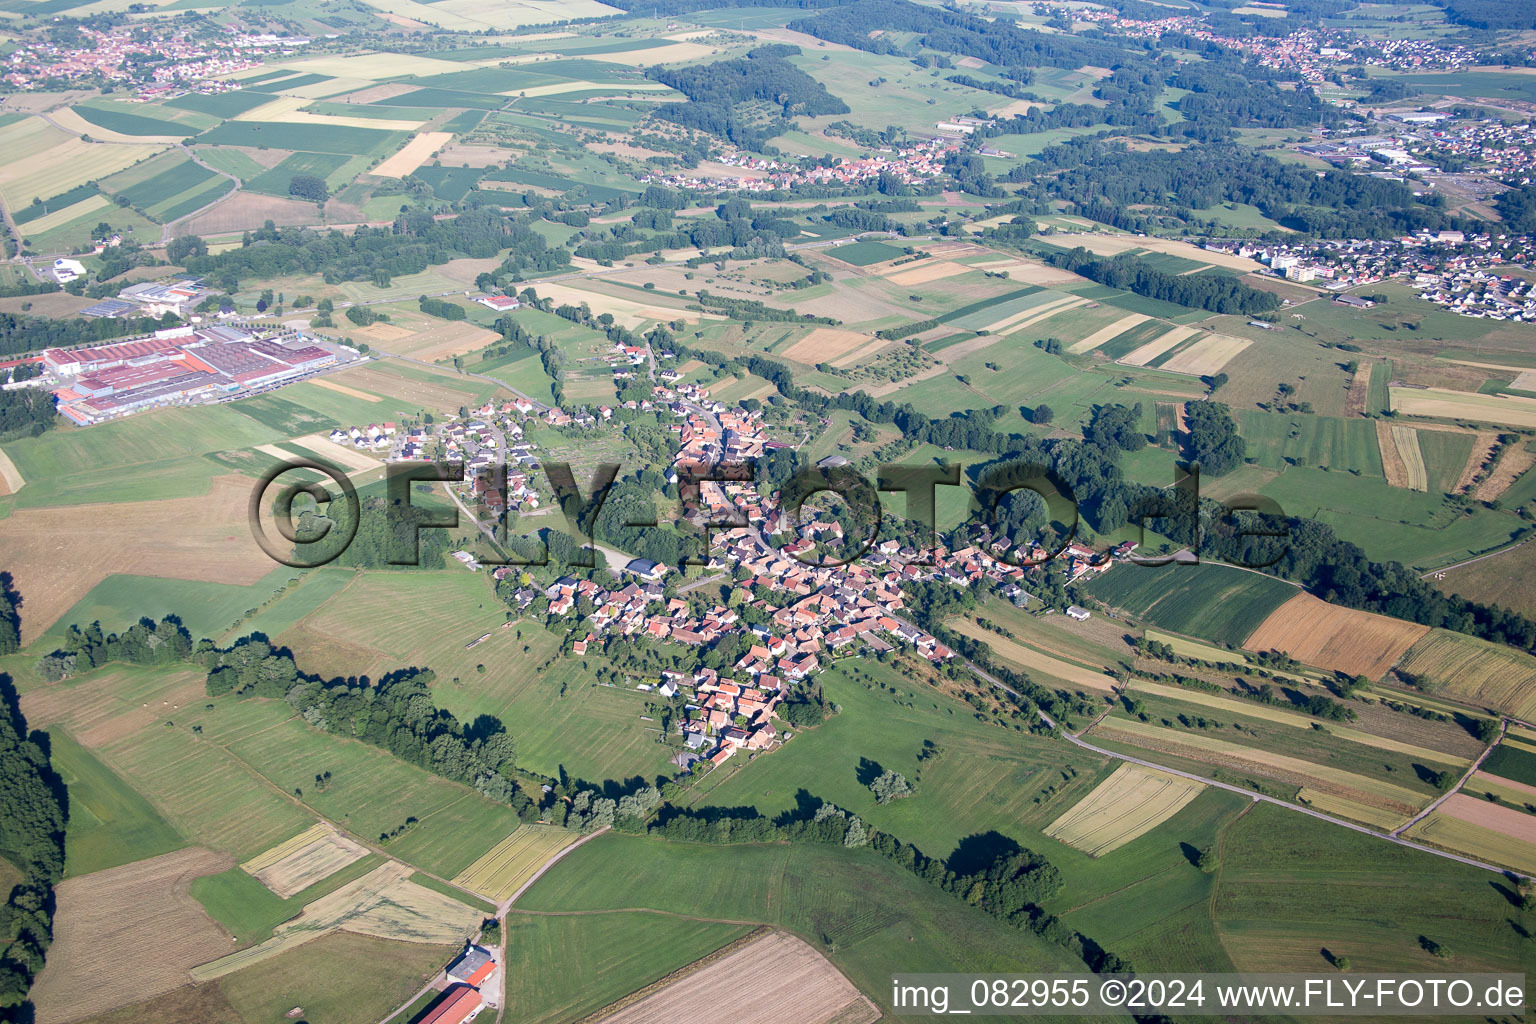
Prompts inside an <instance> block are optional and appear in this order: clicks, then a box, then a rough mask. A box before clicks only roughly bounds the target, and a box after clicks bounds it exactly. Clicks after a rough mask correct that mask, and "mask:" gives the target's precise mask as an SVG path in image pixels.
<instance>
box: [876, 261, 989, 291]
mask: <svg viewBox="0 0 1536 1024" xmlns="http://www.w3.org/2000/svg"><path fill="white" fill-rule="evenodd" d="M970 269H971V268H970V267H967V266H964V265H963V264H959V263H951V262H949V261H948V260H929V261H927V262H925V263H921V264H919V265H917V266H915V267H910V268H909V267H898V268H896V273H894V274H887V275H886V278H885V279H886V280H887V281H889V282H891V283H892V284H900V285H912V284H927V283H928V282H929V281H940V280H943V279H944V278H946V277H954V276H956V275H957V274H964V273H966V272H967V271H969V270H970Z"/></svg>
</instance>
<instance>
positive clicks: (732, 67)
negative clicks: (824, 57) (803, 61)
mask: <svg viewBox="0 0 1536 1024" xmlns="http://www.w3.org/2000/svg"><path fill="white" fill-rule="evenodd" d="M799 52H800V48H799V47H797V46H789V45H786V44H782V43H775V44H770V45H768V46H759V47H758V48H757V49H755V50H752V51H750V52H748V53H747V55H746V56H745V57H738V58H736V59H735V60H722V61H716V62H715V63H713V64H689V65H685V66H683V67H673V68H666V67H661V66H657V67H653V68H651V69H650V70H649V71H648V72H647V75H648V76H649V77H651V78H653V79H655V80H656V81H658V82H661V83H662V84H664V85H669V86H671V87H672V88H674V89H676V90H677V91H678V92H680V93H682V94H683V95H684V96H687V97H688V100H689V102H687V103H666V104H663V105H661V106H660V107H658V108H657V109H656V116H657V117H661V118H664V119H666V120H668V121H672V122H674V123H676V124H680V125H683V126H684V127H686V128H694V129H697V130H698V131H702V132H708V133H709V134H711V135H718V136H720V137H722V138H725V139H729V140H730V141H731V142H734V143H735V144H736V145H738V146H744V147H747V148H751V149H760V148H761V147H762V146H763V145H764V144H765V143H766V141H767V140H768V139H770V138H772V137H773V136H775V135H778V134H780V133H781V132H783V131H785V130H787V129H788V128H789V118H791V117H795V116H798V115H801V114H804V115H806V116H808V117H817V116H819V115H822V114H846V113H848V104H846V103H844V102H843V101H842V100H840V99H838V98H837V97H836V96H833V95H832V94H831V93H829V92H827V89H826V86H824V85H822V84H821V83H820V82H818V81H816V79H814V78H812V77H811V76H810V75H808V74H806V73H805V72H804V71H801V70H800V69H799V68H797V67H795V66H794V65H793V64H791V63H790V62H789V61H788V60H786V59H785V58H786V57H793V56H795V55H797V54H798V53H799ZM753 100H759V101H762V102H764V103H771V104H773V105H774V106H776V107H778V108H779V110H778V114H777V116H776V118H775V119H774V120H773V121H771V122H769V123H768V124H767V125H764V124H763V123H762V121H761V119H754V118H751V117H749V116H746V115H744V114H742V113H740V111H739V110H738V106H737V105H738V104H742V103H748V102H750V101H753Z"/></svg>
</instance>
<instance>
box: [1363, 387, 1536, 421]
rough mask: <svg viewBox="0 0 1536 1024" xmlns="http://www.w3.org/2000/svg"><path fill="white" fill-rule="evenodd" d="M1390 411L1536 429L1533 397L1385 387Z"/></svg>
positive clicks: (1535, 405) (1535, 399)
mask: <svg viewBox="0 0 1536 1024" xmlns="http://www.w3.org/2000/svg"><path fill="white" fill-rule="evenodd" d="M1387 400H1388V404H1389V406H1390V407H1391V409H1392V411H1393V412H1397V413H1401V414H1402V415H1404V416H1431V417H1436V418H1439V419H1449V420H1470V421H1472V422H1474V423H1491V424H1493V425H1494V426H1499V427H1536V398H1521V397H1519V396H1517V395H1482V394H1474V393H1473V392H1470V391H1451V390H1449V389H1447V388H1403V387H1399V388H1388V389H1387Z"/></svg>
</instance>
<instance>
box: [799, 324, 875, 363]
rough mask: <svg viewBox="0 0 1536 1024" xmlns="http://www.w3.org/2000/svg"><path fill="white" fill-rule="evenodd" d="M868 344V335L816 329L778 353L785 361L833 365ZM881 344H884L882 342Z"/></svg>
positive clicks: (824, 328) (821, 328)
mask: <svg viewBox="0 0 1536 1024" xmlns="http://www.w3.org/2000/svg"><path fill="white" fill-rule="evenodd" d="M867 344H869V335H867V334H861V333H859V332H858V331H843V330H838V329H837V328H835V327H818V328H816V329H815V330H814V331H812V332H811V333H810V334H807V335H806V336H805V337H803V338H801V339H800V340H799V341H797V342H795V343H794V344H793V345H791V346H789V348H787V349H785V350H784V351H783V352H781V353H780V355H782V356H783V357H784V358H785V359H793V360H795V361H796V362H798V363H809V364H812V365H814V364H816V363H834V362H836V361H837V360H839V359H841V358H842V357H843V356H845V355H847V354H848V353H850V352H854V351H857V350H858V349H861V348H863V347H864V346H865V345H867ZM881 344H882V345H883V344H886V343H885V342H884V341H882V342H881Z"/></svg>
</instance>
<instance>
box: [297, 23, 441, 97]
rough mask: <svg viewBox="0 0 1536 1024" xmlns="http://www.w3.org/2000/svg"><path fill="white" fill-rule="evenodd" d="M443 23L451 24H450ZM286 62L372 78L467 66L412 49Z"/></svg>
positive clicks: (301, 68)
mask: <svg viewBox="0 0 1536 1024" xmlns="http://www.w3.org/2000/svg"><path fill="white" fill-rule="evenodd" d="M374 6H381V5H377V4H376V5H374ZM417 6H418V7H419V6H421V5H419V4H418V5H417ZM384 9H387V8H384ZM426 10H431V8H426ZM443 27H444V28H448V26H447V25H443ZM283 66H284V67H286V68H291V69H292V70H294V71H297V72H299V73H301V74H306V75H326V76H327V77H330V78H361V79H364V80H366V81H370V82H373V81H378V80H379V79H381V78H425V77H427V76H429V75H446V74H448V73H450V72H453V71H463V70H464V65H462V64H455V63H454V62H453V61H451V60H436V59H434V58H432V57H422V56H419V55H417V54H411V53H365V54H360V55H358V56H355V57H313V58H311V59H309V60H296V61H292V62H290V63H288V64H284V65H283Z"/></svg>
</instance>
